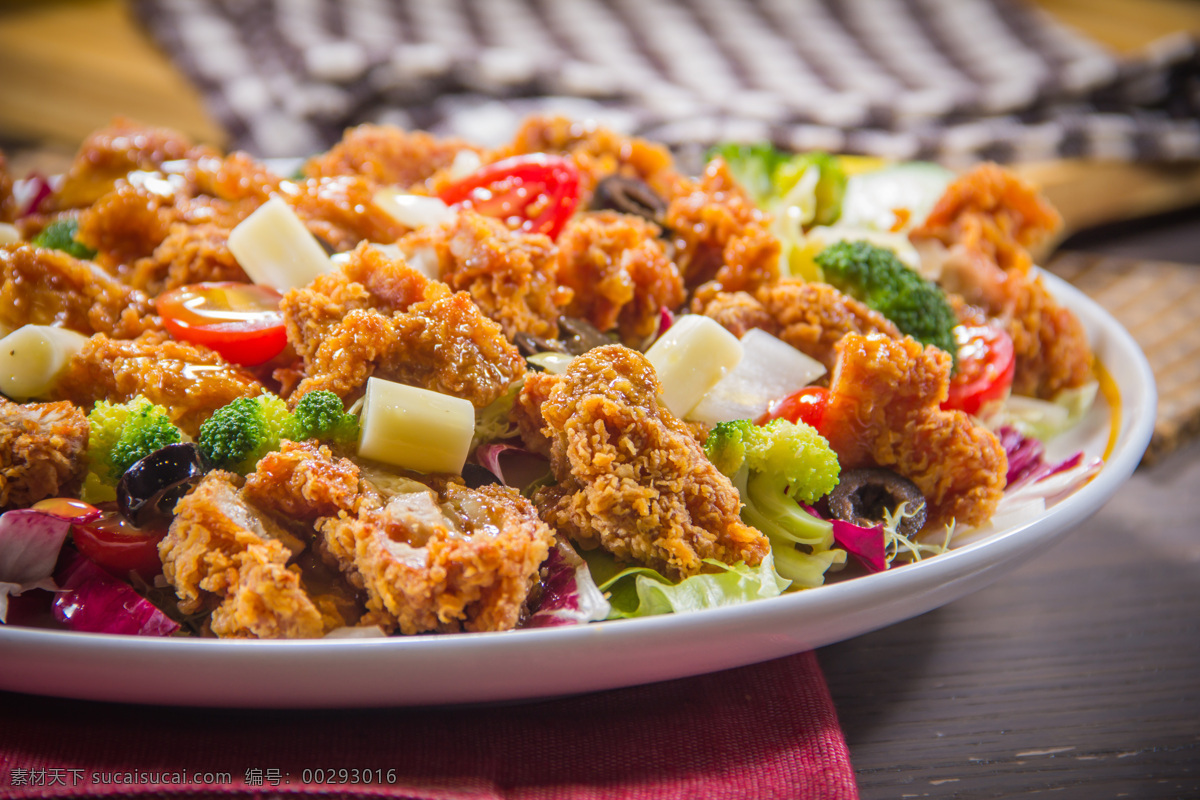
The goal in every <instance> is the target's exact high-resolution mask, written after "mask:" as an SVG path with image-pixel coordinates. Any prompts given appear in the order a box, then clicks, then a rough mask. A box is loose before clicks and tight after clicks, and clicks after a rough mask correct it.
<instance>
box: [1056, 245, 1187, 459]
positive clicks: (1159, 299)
mask: <svg viewBox="0 0 1200 800" xmlns="http://www.w3.org/2000/svg"><path fill="white" fill-rule="evenodd" d="M1047 269H1048V270H1049V271H1050V272H1052V273H1054V274H1055V275H1057V276H1058V277H1060V278H1062V279H1064V280H1066V281H1069V282H1070V283H1071V284H1073V285H1074V286H1075V287H1076V288H1078V289H1080V290H1081V291H1082V292H1084V293H1085V294H1087V295H1088V296H1089V297H1090V298H1092V299H1093V300H1095V301H1096V302H1097V303H1099V304H1100V305H1101V306H1103V307H1104V308H1105V309H1106V310H1107V311H1108V312H1109V313H1110V314H1112V315H1113V316H1114V317H1116V319H1117V321H1118V322H1120V323H1121V325H1122V326H1124V327H1125V329H1126V330H1128V331H1129V333H1130V334H1131V335H1132V336H1133V338H1134V339H1135V340H1136V341H1137V343H1138V345H1140V346H1141V348H1142V350H1143V352H1145V354H1146V359H1147V360H1148V361H1149V362H1150V367H1151V369H1153V371H1154V379H1155V382H1156V383H1157V384H1158V418H1157V420H1156V421H1155V425H1154V436H1153V437H1152V438H1151V440H1150V447H1149V448H1148V449H1147V450H1146V455H1145V457H1144V458H1143V459H1142V463H1143V464H1144V465H1145V464H1151V463H1154V462H1155V461H1158V460H1160V459H1162V457H1163V456H1165V455H1166V454H1167V453H1169V452H1171V451H1173V450H1175V449H1176V448H1178V447H1179V446H1180V445H1181V444H1183V443H1184V442H1186V441H1188V440H1190V439H1191V438H1193V437H1195V436H1196V435H1197V434H1200V265H1192V264H1176V263H1172V262H1169V261H1144V260H1141V259H1130V258H1114V257H1112V256H1105V255H1097V254H1093V253H1083V252H1069V251H1068V252H1064V253H1061V254H1059V255H1058V256H1057V257H1055V258H1054V259H1053V260H1052V261H1051V262H1050V264H1049V266H1048V267H1047Z"/></svg>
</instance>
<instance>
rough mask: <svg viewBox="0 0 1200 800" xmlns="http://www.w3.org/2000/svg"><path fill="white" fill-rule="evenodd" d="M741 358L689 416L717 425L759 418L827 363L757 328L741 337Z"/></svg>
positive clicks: (817, 375)
mask: <svg viewBox="0 0 1200 800" xmlns="http://www.w3.org/2000/svg"><path fill="white" fill-rule="evenodd" d="M741 342H742V352H743V354H744V355H743V356H742V360H741V361H740V362H739V363H738V365H737V366H736V367H734V368H733V369H732V370H730V372H729V374H728V375H726V376H725V377H724V378H722V379H721V380H720V381H719V382H718V383H717V385H716V386H714V387H713V388H712V389H711V390H709V392H708V394H706V395H704V397H703V398H701V400H700V402H699V403H697V404H696V406H695V408H693V409H692V410H691V411H690V412H689V413H688V415H687V416H688V419H693V420H697V421H699V422H706V423H708V424H709V425H715V424H716V423H718V422H728V421H729V420H734V419H757V418H758V417H760V416H762V414H763V413H764V412H765V411H766V410H767V406H768V405H769V404H770V403H771V401H772V400H778V399H780V398H782V397H787V396H788V395H789V394H791V393H792V392H794V391H796V390H797V389H800V388H802V387H804V386H807V385H808V384H810V383H812V382H813V381H815V380H816V379H817V378H819V377H821V376H822V375H824V374H825V365H824V364H822V363H821V362H820V361H817V360H816V359H815V358H812V357H810V356H807V355H805V354H804V353H801V352H800V351H799V350H797V349H796V348H794V347H792V346H791V345H790V344H788V343H787V342H784V341H781V340H779V339H777V338H775V337H774V336H772V335H771V334H769V333H767V332H766V331H763V330H759V329H758V328H754V329H753V330H750V331H747V333H746V335H745V336H743V337H742V339H741Z"/></svg>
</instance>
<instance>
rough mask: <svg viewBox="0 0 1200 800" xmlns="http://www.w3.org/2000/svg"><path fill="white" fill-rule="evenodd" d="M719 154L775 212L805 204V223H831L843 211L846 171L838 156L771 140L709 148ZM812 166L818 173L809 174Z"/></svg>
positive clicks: (802, 207) (753, 194) (711, 155)
mask: <svg viewBox="0 0 1200 800" xmlns="http://www.w3.org/2000/svg"><path fill="white" fill-rule="evenodd" d="M717 156H720V157H721V158H722V159H724V161H725V163H726V164H728V165H729V169H730V171H731V172H732V173H733V177H734V178H735V179H736V180H737V182H738V183H739V184H741V186H742V188H744V189H745V190H746V192H747V193H749V195H750V197H751V199H753V200H754V202H756V203H758V204H759V205H760V206H762V207H763V208H765V209H766V210H768V211H770V212H771V213H772V214H775V215H776V216H781V215H784V214H789V213H790V212H789V209H792V208H797V209H800V211H801V216H802V217H803V219H802V222H803V223H804V225H805V226H806V227H807V226H810V225H832V224H833V223H834V222H836V221H837V219H838V217H839V216H841V213H842V197H843V196H844V195H845V193H846V181H847V177H846V171H845V170H844V169H842V165H841V162H840V161H839V159H838V158H837V156H832V155H830V154H829V153H822V152H811V153H800V154H792V153H787V152H784V151H782V150H779V149H777V148H776V147H775V146H774V145H771V144H769V143H766V142H763V143H759V144H748V145H747V144H733V143H727V144H720V145H717V146H715V147H713V148H711V149H710V150H709V151H708V157H709V158H710V159H712V158H714V157H717ZM809 170H816V174H815V175H813V177H812V178H811V179H808V180H806V179H805V173H807V172H808V171H809ZM814 181H815V182H814Z"/></svg>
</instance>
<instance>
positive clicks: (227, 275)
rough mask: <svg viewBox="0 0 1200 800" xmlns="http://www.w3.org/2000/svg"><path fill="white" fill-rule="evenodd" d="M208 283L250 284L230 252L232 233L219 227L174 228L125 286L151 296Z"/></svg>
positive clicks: (134, 269) (136, 267) (127, 277)
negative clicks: (191, 285) (230, 236)
mask: <svg viewBox="0 0 1200 800" xmlns="http://www.w3.org/2000/svg"><path fill="white" fill-rule="evenodd" d="M207 281H234V282H238V283H249V282H250V278H249V277H247V275H246V273H245V271H243V270H242V267H241V265H240V264H238V262H237V259H236V258H234V257H233V253H232V252H231V251H230V250H229V229H228V228H224V227H221V226H220V225H212V224H199V225H186V224H182V223H176V224H174V225H172V226H171V229H170V233H168V235H167V237H166V238H165V239H163V241H162V242H160V243H159V244H158V246H157V247H155V248H154V251H153V252H152V253H151V254H150V255H149V256H147V257H145V258H140V259H138V260H137V261H135V262H134V263H133V267H132V269H131V270H130V271H129V273H128V274H127V275H125V282H126V283H128V284H129V285H130V286H134V287H136V288H138V289H141V290H143V291H145V292H147V293H148V294H151V295H158V294H161V293H163V292H166V291H169V290H171V289H176V288H178V287H180V286H188V285H190V284H193V283H204V282H207Z"/></svg>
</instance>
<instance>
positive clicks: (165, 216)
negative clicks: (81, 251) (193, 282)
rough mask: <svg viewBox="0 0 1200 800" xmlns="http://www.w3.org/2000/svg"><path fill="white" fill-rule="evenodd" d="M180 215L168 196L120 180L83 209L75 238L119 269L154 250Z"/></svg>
mask: <svg viewBox="0 0 1200 800" xmlns="http://www.w3.org/2000/svg"><path fill="white" fill-rule="evenodd" d="M177 217H178V213H177V212H176V210H175V208H174V205H173V204H172V202H171V200H170V199H169V198H167V197H163V196H162V195H160V194H156V193H154V192H151V191H149V190H148V189H146V188H144V187H137V186H132V185H130V184H128V183H125V182H124V181H118V183H117V185H116V186H115V187H114V188H113V190H112V191H111V192H108V193H107V194H105V195H104V196H103V197H101V198H100V199H99V200H97V201H96V202H95V203H93V204H92V205H90V206H88V207H87V208H85V209H83V211H81V212H80V214H79V231H78V232H77V233H76V234H75V238H76V239H77V240H79V241H80V242H82V243H83V244H85V245H87V246H88V247H90V248H92V249H93V250H96V251H97V253H96V257H95V259H94V261H95V262H96V263H97V264H100V265H101V266H102V267H104V268H105V269H107V270H109V271H110V272H119V268H120V267H121V266H122V265H125V264H131V263H133V262H134V261H136V260H137V259H139V258H144V257H146V256H148V255H150V254H151V253H153V252H154V248H156V247H158V245H159V243H160V242H162V240H163V239H165V238H167V234H168V232H169V231H170V229H171V224H172V223H173V222H174V221H175V219H176V218H177Z"/></svg>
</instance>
